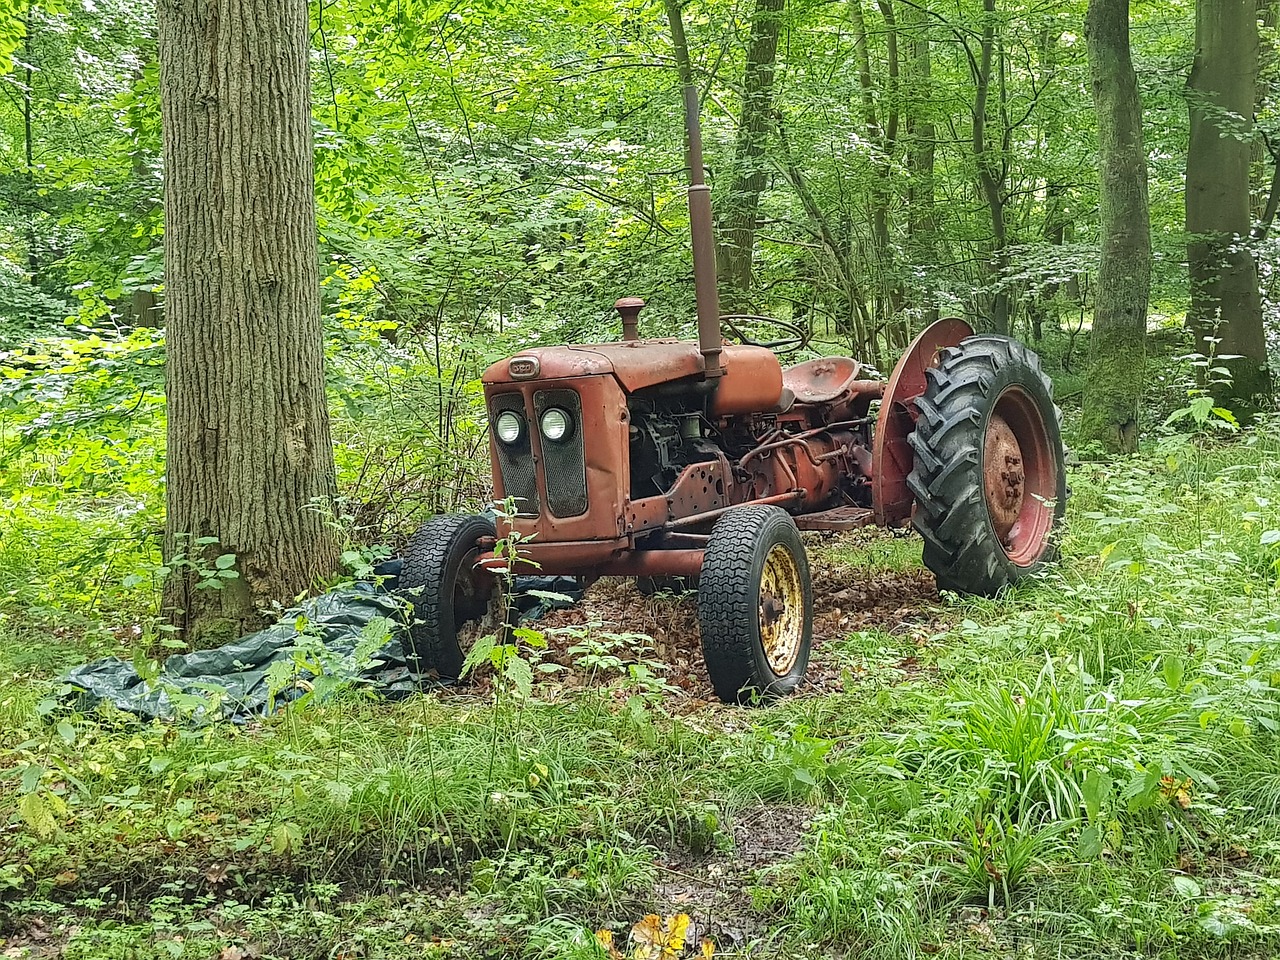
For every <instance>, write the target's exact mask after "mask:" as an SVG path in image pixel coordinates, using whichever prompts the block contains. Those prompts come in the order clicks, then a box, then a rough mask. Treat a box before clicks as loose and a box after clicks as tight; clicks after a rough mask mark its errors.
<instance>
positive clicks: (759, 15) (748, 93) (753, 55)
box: [720, 0, 786, 308]
mask: <svg viewBox="0 0 1280 960" xmlns="http://www.w3.org/2000/svg"><path fill="white" fill-rule="evenodd" d="M785 6H786V0H756V10H755V15H754V16H753V17H752V19H751V42H750V45H749V46H748V47H747V64H746V67H745V68H744V69H743V73H742V115H741V117H740V118H739V120H738V143H737V147H736V149H735V153H734V159H733V179H732V181H731V182H730V184H729V190H728V192H727V194H726V196H725V199H724V202H723V203H724V206H723V209H724V211H725V213H724V219H723V221H722V223H723V228H722V229H721V231H720V236H721V237H722V238H723V241H722V243H721V246H720V279H721V281H722V283H724V284H725V285H727V286H728V288H729V294H728V296H729V298H730V303H732V304H734V305H735V308H736V307H738V306H742V305H743V304H739V303H738V301H739V300H742V299H744V298H743V297H742V294H744V293H745V292H746V291H748V290H750V289H751V281H752V277H751V261H752V257H753V254H754V252H755V243H756V220H757V217H758V215H759V210H760V195H761V194H762V193H763V192H764V188H765V184H766V183H767V182H768V168H767V165H766V163H765V158H764V147H765V142H766V141H767V140H768V138H769V131H770V129H771V128H772V126H773V124H772V121H771V119H770V118H771V117H772V116H773V79H774V72H775V65H776V62H777V56H778V33H779V31H780V29H781V25H782V13H783V10H784V8H785Z"/></svg>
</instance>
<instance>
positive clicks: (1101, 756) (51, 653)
mask: <svg viewBox="0 0 1280 960" xmlns="http://www.w3.org/2000/svg"><path fill="white" fill-rule="evenodd" d="M1274 453H1275V449H1274V446H1273V445H1272V444H1271V442H1270V441H1269V440H1267V439H1266V438H1264V437H1263V436H1262V435H1257V436H1255V437H1254V438H1252V442H1251V443H1243V442H1241V443H1235V444H1233V445H1230V446H1222V447H1212V448H1207V449H1203V450H1198V449H1197V448H1195V447H1193V446H1191V445H1189V444H1188V443H1186V442H1185V441H1181V442H1169V443H1167V444H1166V445H1165V447H1164V448H1163V449H1161V450H1160V451H1159V452H1157V453H1155V454H1153V455H1151V456H1148V457H1145V458H1143V459H1141V460H1135V461H1132V462H1128V463H1120V464H1111V465H1104V464H1086V465H1084V466H1083V467H1081V468H1079V469H1077V470H1076V471H1075V472H1074V473H1073V475H1072V478H1071V484H1072V488H1073V497H1072V501H1071V504H1070V512H1069V521H1070V522H1069V524H1068V527H1067V529H1066V531H1065V533H1064V536H1063V539H1062V551H1063V555H1064V556H1063V562H1062V563H1061V564H1060V565H1059V566H1057V567H1055V568H1053V569H1052V570H1050V571H1048V572H1047V573H1046V574H1045V575H1044V576H1043V577H1042V578H1041V579H1040V580H1038V581H1037V582H1036V583H1033V584H1029V585H1026V586H1025V587H1024V588H1022V589H1020V590H1018V591H1017V592H1015V593H1013V594H1010V595H1007V596H1005V597H1001V598H998V599H995V600H974V599H959V598H954V597H945V598H944V601H943V605H942V608H941V611H940V612H934V613H932V614H930V616H929V624H930V626H929V628H928V629H927V630H925V631H924V633H922V634H911V635H907V634H904V633H902V632H901V631H900V630H898V629H896V628H895V627H894V625H893V624H885V625H884V627H883V629H882V628H881V627H879V626H874V627H871V628H868V629H866V630H864V631H860V632H858V633H854V634H851V635H849V636H847V637H845V638H844V639H842V640H840V641H833V642H832V643H830V644H829V645H828V648H826V650H827V652H826V653H825V654H824V656H830V657H832V658H834V659H835V660H836V662H837V665H841V666H844V667H847V668H848V670H847V674H846V676H847V679H846V682H845V684H844V689H843V691H842V692H838V693H827V694H821V695H807V696H799V697H796V698H793V699H791V700H788V701H785V702H783V703H779V704H776V705H774V706H770V707H767V708H763V709H755V710H751V709H738V708H729V707H723V706H719V705H704V706H697V705H693V706H691V705H690V704H688V702H687V701H685V700H682V699H680V698H678V697H673V696H666V697H663V696H661V695H655V694H654V693H653V691H652V689H651V688H648V687H643V686H638V685H636V684H634V683H632V684H631V685H630V686H628V684H627V682H626V681H625V680H624V679H623V678H622V677H620V676H619V677H618V678H617V679H615V680H614V681H613V682H612V684H611V685H610V686H607V687H604V688H599V687H597V688H593V689H587V690H582V691H579V692H573V693H566V692H565V690H564V689H563V688H561V687H555V688H545V689H544V688H542V687H535V690H534V695H533V697H532V698H530V699H529V700H528V701H522V700H520V699H519V698H518V697H512V696H508V697H506V698H504V699H502V700H500V701H498V702H495V701H494V700H493V699H492V698H491V697H490V696H487V695H486V696H478V695H476V694H472V693H467V692H465V691H463V692H460V693H446V694H431V695H426V696H416V697H413V698H410V699H409V700H406V701H403V702H399V703H386V702H381V701H377V700H371V699H368V698H365V697H363V696H360V695H358V693H357V692H355V691H352V692H349V693H348V694H346V695H345V696H344V697H343V698H342V699H341V700H339V701H336V702H331V703H327V704H314V703H312V704H306V705H304V706H302V707H296V708H293V709H292V710H291V711H290V712H286V713H283V714H280V715H278V716H275V717H272V718H270V719H267V720H265V721H262V722H260V723H256V724H251V725H249V726H248V727H246V728H243V729H237V728H232V727H211V728H205V729H182V728H174V727H171V726H165V725H160V724H155V725H139V724H137V723H135V722H133V721H132V720H129V719H128V718H124V717H120V716H113V715H111V714H110V713H105V712H104V713H95V714H92V715H77V714H68V713H65V712H63V711H62V709H61V708H59V707H58V706H57V705H56V701H55V700H54V699H53V695H54V694H55V693H56V688H57V681H56V675H57V672H58V671H59V670H60V669H61V668H63V667H65V666H66V665H68V664H70V663H72V662H75V661H76V660H78V659H81V658H83V657H85V656H90V655H95V654H97V653H99V652H101V651H103V650H112V649H119V650H121V651H122V652H125V653H126V654H127V653H128V652H129V644H130V642H131V641H129V640H128V638H127V637H126V640H125V641H121V640H119V639H118V638H117V635H116V634H115V633H107V632H104V631H103V630H102V629H101V628H100V627H99V626H98V624H97V623H96V622H95V621H94V619H93V616H92V609H91V608H89V607H85V606H80V607H76V606H75V605H74V604H68V605H66V606H65V607H64V608H63V610H62V612H61V613H60V612H59V608H58V598H57V596H54V595H51V594H49V593H48V592H45V593H43V594H41V606H40V607H39V611H40V612H39V613H38V615H30V614H24V612H23V610H21V609H18V608H17V607H15V606H14V605H12V604H11V605H9V606H8V607H6V608H5V616H6V619H5V620H4V621H0V666H2V667H3V673H2V675H0V731H2V732H0V737H3V746H4V748H5V750H6V751H7V752H6V753H5V754H3V757H4V759H3V760H0V774H3V778H2V779H0V803H2V804H5V805H6V807H5V808H6V809H7V811H8V812H7V814H6V819H7V826H5V827H3V829H4V832H3V833H2V834H0V899H2V901H3V902H2V903H0V939H3V940H4V941H5V942H3V943H0V946H4V947H5V949H11V950H18V951H21V950H24V949H27V948H28V947H30V948H32V949H33V950H34V949H35V948H36V947H38V946H40V945H42V944H44V945H46V946H47V945H48V944H53V945H55V946H56V947H57V948H58V949H60V950H62V951H63V953H62V955H63V956H66V957H85V958H88V957H95V958H98V957H102V958H110V957H121V958H123V957H131V958H134V957H209V956H215V955H217V954H218V952H219V951H221V950H223V949H224V948H228V947H232V946H236V945H252V946H253V948H254V949H255V950H257V951H258V952H259V953H260V954H261V955H263V956H279V957H302V956H316V957H325V956H332V955H337V954H339V953H342V952H344V951H345V952H346V953H347V955H352V956H354V955H360V952H362V953H363V955H367V956H384V957H422V956H440V957H446V956H457V957H507V956H525V957H600V956H603V953H602V952H601V951H600V950H598V949H597V948H596V947H595V945H594V939H593V937H592V936H591V934H592V932H593V931H594V930H595V929H598V928H601V927H608V928H610V929H613V930H615V931H616V933H617V942H619V943H620V944H621V943H624V942H625V940H626V933H627V931H628V930H629V929H630V926H631V925H632V924H633V923H635V922H636V921H637V920H639V918H640V917H641V916H642V915H643V914H645V913H646V912H658V913H662V914H669V913H673V912H677V911H683V912H686V913H689V914H690V915H691V916H693V918H694V921H695V924H697V925H698V926H699V927H701V928H702V929H703V930H704V931H706V932H708V933H709V935H711V936H712V937H714V938H716V939H718V940H719V948H718V954H717V955H720V956H742V957H748V956H752V957H754V956H763V955H770V956H778V957H784V958H785V957H802V956H813V955H826V956H865V957H873V958H914V957H926V956H941V957H947V958H960V957H969V956H1028V957H1030V956H1037V957H1039V956H1053V957H1062V958H1074V957H1079V958H1103V957H1119V956H1125V957H1169V958H1173V957H1179V958H1185V957H1258V958H1262V957H1270V956H1274V955H1276V953H1277V951H1280V821H1278V820H1277V814H1278V813H1280V749H1278V747H1280V743H1278V742H1277V737H1276V733H1277V732H1278V731H1280V602H1278V600H1280V597H1278V596H1277V573H1278V570H1277V567H1276V563H1277V559H1280V544H1276V543H1273V542H1271V540H1272V538H1271V537H1270V536H1268V535H1267V532H1268V531H1272V530H1278V529H1280V469H1278V468H1277V467H1275V466H1274V461H1273V459H1272V457H1273V455H1274ZM85 522H86V523H88V522H89V521H85ZM11 549H12V550H13V551H14V553H13V555H14V556H17V555H19V552H18V550H17V548H11ZM9 556H10V554H5V557H6V558H8V557H9ZM918 557H919V552H918V544H917V543H916V542H914V541H913V540H912V539H910V538H888V537H881V538H872V539H868V540H867V541H866V542H859V543H856V544H853V545H845V546H841V547H839V548H836V549H829V550H828V551H827V556H826V557H825V558H823V559H824V562H826V563H831V564H837V565H847V566H849V567H851V568H853V569H855V570H857V571H858V572H859V574H860V575H866V576H893V575H894V574H900V573H902V572H904V571H913V570H915V569H917V567H918V564H919V560H918ZM6 562H7V559H6ZM19 575H20V572H19V571H17V570H15V569H14V568H13V567H9V568H8V569H7V570H6V576H8V577H10V578H13V579H14V580H17V579H18V578H19ZM24 589H30V590H33V591H35V592H37V593H39V592H40V590H41V587H40V586H39V584H36V585H34V586H30V587H29V588H24ZM105 589H107V588H105V587H104V590H105ZM111 589H113V590H114V589H115V587H114V586H113V587H111ZM85 592H86V591H85V590H83V589H79V588H77V590H73V591H71V592H70V594H69V595H72V596H84V595H85ZM23 596H24V597H25V596H30V594H29V593H24V594H23ZM126 599H127V598H126ZM113 603H116V609H119V610H125V609H130V608H131V607H130V603H128V602H124V603H117V602H116V601H113ZM145 607H146V603H145V598H138V599H137V600H136V601H134V602H133V604H132V609H145ZM50 611H52V612H50ZM63 614H65V616H64V615H63ZM52 628H59V629H60V630H61V633H60V634H58V635H56V636H55V635H53V634H51V633H50V632H49V631H50V630H51V629H52ZM42 631H43V632H42ZM647 666H649V667H650V668H651V669H653V670H655V671H656V670H660V668H661V665H660V664H654V663H647ZM562 679H563V678H560V680H562ZM33 798H34V799H33ZM37 921H38V922H39V924H42V926H37V925H36V924H37ZM33 932H35V933H37V934H43V935H45V938H44V939H40V940H35V939H32V934H33ZM700 935H701V934H699V936H700ZM42 949H43V947H42ZM17 955H19V956H21V955H22V954H21V953H18V954H17ZM32 955H35V954H34V953H33V954H32Z"/></svg>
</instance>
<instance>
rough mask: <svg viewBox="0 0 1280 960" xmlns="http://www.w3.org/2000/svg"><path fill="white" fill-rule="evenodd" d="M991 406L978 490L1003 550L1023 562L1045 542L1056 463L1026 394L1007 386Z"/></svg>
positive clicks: (1034, 558)
mask: <svg viewBox="0 0 1280 960" xmlns="http://www.w3.org/2000/svg"><path fill="white" fill-rule="evenodd" d="M993 407H994V409H993V410H992V412H991V419H990V421H989V424H988V427H987V429H986V431H985V432H984V434H983V441H982V446H983V449H982V476H983V487H984V491H983V493H984V495H985V496H986V498H987V505H988V506H989V507H990V508H991V517H992V526H994V527H995V531H996V535H997V537H998V538H999V539H1000V544H1001V546H1002V547H1004V551H1005V553H1006V554H1007V555H1008V557H1009V559H1010V560H1011V561H1012V562H1014V563H1016V564H1018V565H1019V566H1023V567H1028V566H1031V565H1032V564H1033V563H1035V562H1036V561H1037V560H1039V559H1040V557H1041V556H1043V554H1044V551H1045V549H1046V548H1047V547H1048V545H1049V535H1050V533H1051V532H1052V531H1053V518H1054V503H1053V499H1054V497H1055V496H1056V495H1057V489H1058V470H1059V466H1058V462H1057V459H1056V458H1055V457H1054V455H1053V448H1052V445H1051V444H1050V442H1049V435H1048V433H1047V432H1046V430H1045V426H1044V421H1043V419H1042V417H1041V416H1040V412H1039V408H1038V407H1037V405H1036V401H1035V400H1034V398H1032V397H1031V395H1030V394H1028V393H1027V392H1026V391H1025V390H1024V389H1022V387H1019V386H1011V387H1009V388H1007V389H1006V390H1005V391H1004V392H1003V393H1001V394H1000V396H998V397H996V400H995V403H994V405H993Z"/></svg>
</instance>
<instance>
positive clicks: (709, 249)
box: [684, 83, 724, 377]
mask: <svg viewBox="0 0 1280 960" xmlns="http://www.w3.org/2000/svg"><path fill="white" fill-rule="evenodd" d="M698 106H699V105H698V88H697V87H695V86H694V85H693V84H691V83H687V84H685V86H684V124H685V134H686V137H687V139H688V160H689V232H690V233H691V234H692V235H693V289H694V292H695V294H696V295H697V299H698V349H699V350H700V351H701V352H702V365H703V370H704V371H705V374H706V376H708V377H718V376H720V375H721V374H722V373H724V367H722V366H721V365H720V353H721V351H723V349H724V339H723V338H722V337H721V336H720V291H719V289H718V286H717V281H716V240H715V228H714V226H713V225H712V220H711V188H710V187H709V186H707V181H706V178H705V174H704V172H703V167H702V128H701V126H700V124H699V123H698Z"/></svg>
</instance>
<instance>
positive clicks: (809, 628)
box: [698, 506, 813, 703]
mask: <svg viewBox="0 0 1280 960" xmlns="http://www.w3.org/2000/svg"><path fill="white" fill-rule="evenodd" d="M698 623H699V626H700V627H701V632H702V655H703V658H704V660H705V661H706V664H707V673H708V674H710V676H711V685H712V686H713V687H714V688H715V691H716V696H717V697H719V698H720V699H721V700H723V701H724V702H725V703H750V702H752V701H754V700H757V699H761V698H765V699H767V698H772V697H778V696H783V695H785V694H788V693H790V692H791V691H792V690H794V689H795V688H796V685H797V684H799V683H800V681H801V680H802V679H804V674H805V670H806V668H807V667H808V665H809V649H810V645H811V643H812V638H813V585H812V583H811V582H810V580H809V561H808V559H807V558H806V557H805V552H804V544H803V543H802V542H801V540H800V531H799V530H798V529H797V528H796V524H795V521H794V520H792V519H791V517H790V516H789V515H788V514H787V513H786V511H784V510H781V509H780V508H778V507H773V506H746V507H739V508H737V509H735V510H730V511H729V512H728V513H726V514H725V515H724V516H722V517H721V518H720V519H719V520H717V521H716V525H715V527H714V528H712V531H711V541H710V542H709V543H708V544H707V549H706V553H705V555H704V556H703V560H702V573H701V575H700V578H699V581H698Z"/></svg>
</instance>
